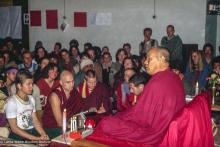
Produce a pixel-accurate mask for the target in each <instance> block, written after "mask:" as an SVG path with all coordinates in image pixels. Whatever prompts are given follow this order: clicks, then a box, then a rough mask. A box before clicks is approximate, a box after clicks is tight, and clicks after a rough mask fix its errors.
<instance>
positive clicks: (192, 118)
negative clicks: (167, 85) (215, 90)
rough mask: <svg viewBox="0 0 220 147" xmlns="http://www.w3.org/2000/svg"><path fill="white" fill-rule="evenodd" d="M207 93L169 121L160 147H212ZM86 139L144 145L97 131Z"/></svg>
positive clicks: (117, 146) (126, 146)
mask: <svg viewBox="0 0 220 147" xmlns="http://www.w3.org/2000/svg"><path fill="white" fill-rule="evenodd" d="M209 100H210V99H209V95H208V93H203V94H201V95H198V96H197V97H196V98H195V99H194V100H193V101H192V102H191V103H189V104H188V105H186V107H185V108H184V109H183V110H182V111H181V112H179V113H178V114H177V115H176V117H175V118H174V119H173V120H172V121H171V123H170V125H169V129H168V130H167V132H166V135H165V137H164V139H163V141H162V143H160V145H158V146H160V147H194V146H196V147H213V146H214V140H213V135H212V129H211V118H210V105H209ZM98 129H99V128H96V131H95V132H94V133H93V134H92V135H90V136H88V137H87V138H86V139H88V140H93V141H96V142H99V143H103V144H106V145H109V146H114V147H132V146H133V147H134V146H138V147H144V146H148V145H146V144H144V143H135V142H129V141H126V140H119V139H114V138H112V136H108V135H106V134H104V133H103V132H102V131H99V130H98Z"/></svg>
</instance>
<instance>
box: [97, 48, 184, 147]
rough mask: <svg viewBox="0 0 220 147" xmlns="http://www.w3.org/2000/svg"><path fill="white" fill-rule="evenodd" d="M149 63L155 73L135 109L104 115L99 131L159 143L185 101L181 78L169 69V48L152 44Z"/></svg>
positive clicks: (136, 140)
mask: <svg viewBox="0 0 220 147" xmlns="http://www.w3.org/2000/svg"><path fill="white" fill-rule="evenodd" d="M144 63H145V67H146V70H147V72H148V74H150V75H151V76H152V78H151V79H150V80H149V82H148V83H147V85H145V87H144V91H143V94H142V95H141V97H140V99H139V101H137V103H136V105H135V106H134V107H132V108H131V109H128V110H126V111H124V112H119V113H117V114H116V115H115V116H110V117H106V118H104V119H103V120H102V121H101V122H100V124H99V125H98V127H97V129H96V131H97V133H98V132H99V133H101V134H104V135H107V136H109V137H111V138H115V139H119V140H125V141H130V142H136V143H143V144H147V145H153V146H157V145H158V144H159V143H160V142H161V141H162V139H163V138H164V136H165V133H166V131H167V129H168V127H169V124H170V122H171V120H172V119H173V118H174V116H175V115H176V114H177V113H178V112H179V111H180V110H182V108H183V107H184V105H185V100H184V96H185V95H184V88H183V84H182V82H181V80H180V78H179V77H178V76H177V75H176V74H175V73H173V72H172V71H171V70H170V69H169V52H168V51H167V50H166V49H164V48H152V49H149V50H148V52H147V56H146V60H145V62H144Z"/></svg>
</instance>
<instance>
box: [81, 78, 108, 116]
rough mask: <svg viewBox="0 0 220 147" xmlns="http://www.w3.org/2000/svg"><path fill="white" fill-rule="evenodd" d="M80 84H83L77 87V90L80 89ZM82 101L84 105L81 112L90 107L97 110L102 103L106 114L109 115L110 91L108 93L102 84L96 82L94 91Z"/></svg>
mask: <svg viewBox="0 0 220 147" xmlns="http://www.w3.org/2000/svg"><path fill="white" fill-rule="evenodd" d="M82 84H83V83H81V84H80V85H79V88H78V89H80V87H82ZM87 87H88V86H87ZM81 92H82V91H81ZM80 95H82V93H80ZM82 101H83V103H84V105H83V108H82V109H83V110H88V109H89V108H91V107H96V108H97V109H99V108H100V107H101V106H102V103H103V106H104V108H105V110H106V112H107V113H111V103H110V91H108V88H107V86H106V85H104V84H102V83H99V82H98V83H97V84H96V87H95V89H94V90H93V91H92V92H91V93H90V94H89V96H87V97H86V98H82Z"/></svg>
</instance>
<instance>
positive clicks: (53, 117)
mask: <svg viewBox="0 0 220 147" xmlns="http://www.w3.org/2000/svg"><path fill="white" fill-rule="evenodd" d="M81 105H82V103H81V98H80V95H79V93H78V91H77V90H75V89H74V78H73V75H72V73H71V72H69V71H67V70H64V71H63V72H62V73H61V74H60V86H59V87H58V88H56V89H54V90H53V91H52V93H51V94H50V95H49V98H48V99H47V103H46V106H45V109H44V113H43V126H44V128H46V129H45V130H46V132H47V133H48V135H49V136H50V138H54V137H56V136H58V135H60V134H61V133H62V129H61V128H62V123H63V122H62V117H63V115H62V114H63V110H64V109H66V110H67V120H68V119H69V118H70V117H72V116H73V115H74V114H76V113H78V112H80V111H81Z"/></svg>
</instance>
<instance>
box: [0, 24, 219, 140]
mask: <svg viewBox="0 0 220 147" xmlns="http://www.w3.org/2000/svg"><path fill="white" fill-rule="evenodd" d="M174 33H175V29H174V26H172V25H168V26H167V36H164V37H163V38H162V40H161V45H162V46H164V47H166V48H167V50H168V51H169V53H170V59H171V61H170V69H173V72H174V73H176V74H177V75H178V76H179V78H180V79H181V80H182V82H183V85H184V89H185V94H188V95H194V93H195V85H196V83H197V82H198V83H199V88H200V89H201V90H206V89H208V87H209V86H207V77H208V76H210V73H211V72H212V71H213V70H214V71H216V73H218V74H220V71H219V70H220V68H219V65H218V64H219V63H220V58H219V57H215V58H214V54H213V51H214V49H213V46H212V45H211V44H210V43H206V44H205V45H204V47H203V50H198V49H193V50H192V52H191V54H190V58H189V61H188V64H187V65H183V62H182V40H181V38H180V37H179V36H178V35H175V34H174ZM143 35H144V40H143V41H142V42H141V43H140V44H139V55H135V54H133V50H134V48H132V46H131V44H130V43H124V44H122V46H121V47H119V49H118V50H117V52H116V53H115V55H112V54H111V53H110V50H111V49H110V48H109V47H108V46H104V47H102V49H101V48H100V47H98V46H95V45H92V44H91V43H90V42H86V43H85V44H84V48H83V49H80V48H79V43H78V41H77V40H76V39H72V40H71V41H70V43H69V49H65V48H62V46H63V45H62V44H61V43H60V42H56V43H55V44H54V46H53V47H52V48H53V50H52V51H51V52H50V49H46V48H44V46H43V42H41V41H38V42H36V45H35V49H34V51H33V52H31V51H30V50H29V49H26V48H24V47H23V48H16V46H17V45H16V44H15V43H13V41H12V39H10V38H6V39H5V40H6V41H5V43H4V44H3V45H2V46H1V47H0V51H1V52H0V102H1V103H0V114H1V115H0V117H1V121H0V127H1V129H2V128H4V127H6V128H8V127H9V128H10V129H9V130H10V132H9V133H10V137H11V138H13V139H18V138H19V137H20V138H19V139H21V138H23V139H27V140H39V139H48V138H50V139H51V138H54V137H56V136H58V135H60V134H61V127H62V112H63V110H64V108H65V109H67V112H68V113H67V118H68V119H69V118H70V117H71V116H73V115H74V114H76V113H79V112H81V111H85V110H88V109H91V108H93V109H95V110H96V112H97V113H98V114H105V115H109V114H112V113H117V112H119V111H125V110H126V109H130V108H132V107H133V106H134V105H136V104H137V103H138V101H139V98H140V95H141V93H142V92H143V90H144V86H145V85H147V83H148V81H149V80H150V78H151V76H150V75H149V74H148V73H147V72H146V68H145V67H146V66H145V63H146V57H147V52H148V50H149V49H150V48H151V47H157V46H159V43H158V41H157V40H156V39H152V38H151V35H152V29H151V28H145V29H144V30H143ZM137 50H138V49H137ZM113 57H115V59H114V58H113ZM148 60H151V57H148ZM114 61H115V62H114ZM183 67H186V69H183ZM17 73H19V75H18V74H17ZM19 78H20V79H19ZM26 83H27V87H25V85H26ZM17 103H19V105H20V106H19V108H18V107H14V106H15V105H17ZM12 107H14V108H12ZM20 107H21V108H20ZM29 107H30V111H31V112H28V111H29V109H28V108H29ZM17 109H28V111H26V110H17ZM112 110H114V111H112ZM18 111H25V113H29V114H27V115H26V117H21V116H18V115H17V113H18ZM6 119H7V120H8V121H6ZM26 119H27V120H26ZM24 123H27V124H24ZM32 133H33V134H32Z"/></svg>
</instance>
